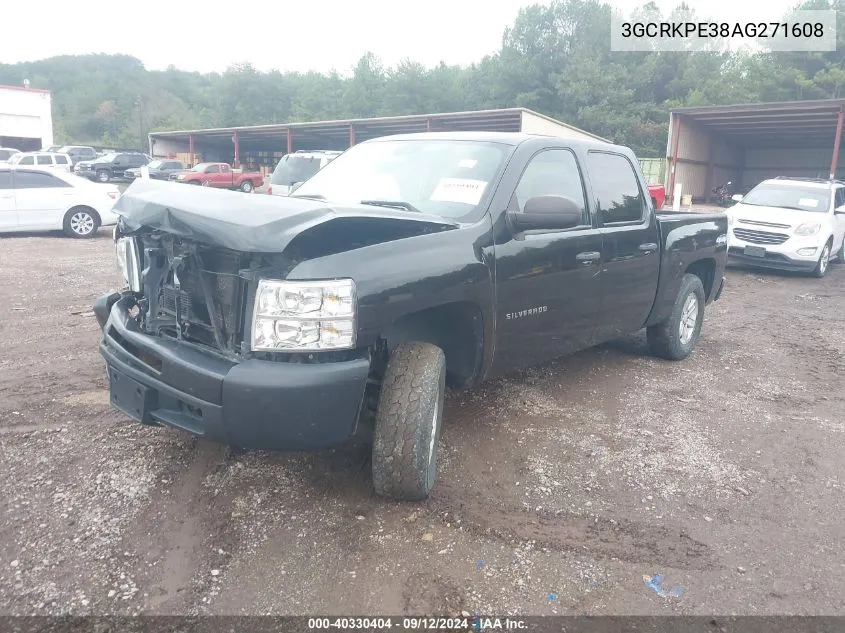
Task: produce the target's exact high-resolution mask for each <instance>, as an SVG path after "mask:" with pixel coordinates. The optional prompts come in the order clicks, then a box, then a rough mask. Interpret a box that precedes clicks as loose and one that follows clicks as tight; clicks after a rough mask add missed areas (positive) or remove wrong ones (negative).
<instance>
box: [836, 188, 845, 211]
mask: <svg viewBox="0 0 845 633" xmlns="http://www.w3.org/2000/svg"><path fill="white" fill-rule="evenodd" d="M843 204H845V187H840V188H839V189H837V190H836V196H835V197H834V199H833V208H834V209H838V208H839V207H841V206H842V205H843Z"/></svg>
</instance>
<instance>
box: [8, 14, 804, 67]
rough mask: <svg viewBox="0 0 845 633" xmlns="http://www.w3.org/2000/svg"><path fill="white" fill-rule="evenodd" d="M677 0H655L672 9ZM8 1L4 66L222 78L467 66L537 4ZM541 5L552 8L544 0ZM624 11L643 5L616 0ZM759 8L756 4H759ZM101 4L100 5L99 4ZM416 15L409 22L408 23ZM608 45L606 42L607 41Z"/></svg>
mask: <svg viewBox="0 0 845 633" xmlns="http://www.w3.org/2000/svg"><path fill="white" fill-rule="evenodd" d="M679 1H680V0H657V4H658V6H660V7H661V9H663V10H664V11H666V12H668V10H670V9H671V8H672V7H674V6H675V5H677V4H678V3H679ZM0 2H2V4H3V9H2V13H3V19H2V21H3V25H4V27H6V28H3V29H2V36H0V62H4V63H14V62H20V61H30V60H35V59H43V58H45V57H52V56H54V55H63V54H84V53H125V54H129V55H133V56H135V57H137V58H139V59H140V60H141V61H142V62H143V63H144V64H145V66H146V67H147V68H148V69H163V68H166V67H167V66H168V65H169V64H173V65H174V66H176V67H177V68H181V69H185V70H197V71H201V72H209V71H220V72H222V71H224V70H225V69H226V67H227V66H229V65H231V64H233V63H237V62H251V63H252V64H253V65H254V66H256V67H257V68H259V69H261V70H269V69H271V68H277V69H279V70H283V71H285V70H292V71H308V70H316V71H328V70H331V69H336V70H338V71H340V72H346V71H348V70H349V69H350V68H351V67H352V66H353V65H354V64H355V62H356V61H357V60H358V59H359V58H360V56H361V55H363V54H364V53H365V52H366V51H367V50H371V51H373V52H374V53H375V54H376V55H378V56H379V57H380V58H381V59H382V61H383V62H384V63H385V65H388V66H391V65H394V64H396V63H397V62H399V61H401V60H402V59H404V58H410V59H412V60H415V61H419V62H421V63H423V64H425V65H426V66H434V65H436V64H437V63H439V62H440V61H441V60H442V61H444V62H446V63H447V64H469V63H472V62H475V61H478V60H479V59H481V58H482V57H483V56H484V55H486V54H488V53H492V52H494V51H495V50H497V49H498V48H499V45H500V44H501V39H502V32H503V31H504V29H505V27H506V26H508V25H510V24H512V23H513V20H514V18H516V16H517V14H518V12H519V9H520V8H521V7H524V6H528V5H530V4H537V3H538V2H536V1H534V2H532V1H531V0H423V1H422V2H419V1H412V0H404V1H402V0H357V1H350V0H331V1H323V2H320V1H319V0H317V1H309V0H294V1H291V0H265V1H263V2H262V1H258V2H250V1H246V2H236V1H232V0H208V2H201V1H197V0H194V1H192V2H167V3H165V2H161V0H145V1H144V0H141V1H138V0H136V1H134V2H125V3H123V2H116V3H110V4H108V3H107V4H106V5H102V7H104V8H105V12H103V11H100V10H99V9H96V10H95V9H94V5H91V4H90V3H82V4H80V3H78V2H75V1H74V0H40V1H39V2H17V1H15V0H0ZM688 2H689V4H691V5H692V6H694V7H695V8H696V10H697V12H698V13H699V15H701V16H702V17H704V16H705V15H709V16H711V17H714V18H717V19H718V20H723V19H729V18H730V19H733V20H738V21H753V22H759V21H769V20H772V21H774V20H777V19H779V18H780V17H781V16H782V15H783V13H784V12H785V11H786V10H787V9H788V8H789V7H791V6H793V5H794V4H795V1H794V0H767V2H766V3H765V5H764V4H763V3H760V4H759V5H758V4H757V3H754V2H738V1H737V0H688ZM540 3H541V4H548V2H547V1H541V2H540ZM611 4H614V5H616V6H618V7H620V8H621V9H622V10H623V11H630V10H631V9H633V8H635V7H637V6H639V5H641V4H643V0H612V1H611ZM755 5H756V6H755ZM97 6H100V5H97ZM406 15H407V16H410V17H405V16H406ZM608 46H610V42H608Z"/></svg>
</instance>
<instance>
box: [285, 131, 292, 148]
mask: <svg viewBox="0 0 845 633" xmlns="http://www.w3.org/2000/svg"><path fill="white" fill-rule="evenodd" d="M287 136H288V151H287V152H286V153H287V154H290V153H292V152H293V135H292V134H291V133H290V128H288V134H287Z"/></svg>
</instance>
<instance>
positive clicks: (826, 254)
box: [819, 244, 830, 274]
mask: <svg viewBox="0 0 845 633" xmlns="http://www.w3.org/2000/svg"><path fill="white" fill-rule="evenodd" d="M829 263H830V245H829V244H825V245H824V248H823V249H822V256H821V258H819V272H820V273H822V274H824V273H825V272H826V271H827V265H828V264H829Z"/></svg>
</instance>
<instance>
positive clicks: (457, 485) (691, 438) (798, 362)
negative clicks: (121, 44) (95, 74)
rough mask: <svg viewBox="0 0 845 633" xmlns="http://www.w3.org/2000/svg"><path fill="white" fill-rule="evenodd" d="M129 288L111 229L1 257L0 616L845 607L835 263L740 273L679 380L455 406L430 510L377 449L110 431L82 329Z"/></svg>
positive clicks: (555, 367) (842, 336) (839, 298)
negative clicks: (389, 486)
mask: <svg viewBox="0 0 845 633" xmlns="http://www.w3.org/2000/svg"><path fill="white" fill-rule="evenodd" d="M117 282H118V276H117V270H116V268H115V264H114V260H113V251H112V247H111V244H110V239H109V231H108V230H107V229H104V230H102V231H101V232H100V235H99V236H98V237H97V238H96V239H91V240H72V239H67V238H63V237H60V236H52V235H50V236H11V237H4V238H0V348H1V349H2V354H1V355H0V459H2V465H0V499H2V507H3V511H2V514H0V612H2V613H3V614H68V613H72V614H89V613H93V614H135V613H145V614H153V613H155V614H207V613H214V614H241V613H248V614H264V613H271V614H314V613H327V614H374V613H392V614H398V613H407V614H419V613H451V614H455V613H459V612H461V611H467V612H471V613H482V612H496V613H503V614H504V613H512V614H516V613H520V614H554V613H559V614H571V613H579V614H580V613H587V614H711V613H719V614H836V613H842V595H843V593H845V559H843V556H842V551H843V546H845V542H843V541H844V540H845V539H843V536H845V527H843V525H845V521H844V520H843V519H845V516H843V503H842V498H843V487H844V486H845V472H843V460H842V455H843V443H844V442H843V440H845V422H843V413H845V404H844V403H843V402H844V401H845V400H844V399H845V396H844V395H843V393H844V392H843V350H845V328H843V327H842V321H841V317H842V308H843V306H845V303H843V297H845V290H843V288H845V284H844V283H843V282H845V270H843V268H842V267H840V266H834V267H833V268H832V270H831V271H830V273H829V275H828V276H827V277H826V278H825V279H823V280H815V279H810V278H804V277H798V276H794V275H778V274H775V273H757V272H751V271H741V270H738V271H731V272H730V275H729V284H728V286H727V289H726V291H725V293H724V295H723V298H722V300H721V301H719V302H718V303H717V304H716V305H715V306H713V307H712V308H711V309H710V310H709V312H708V314H707V320H706V324H705V327H704V332H703V338H702V341H701V343H700V346H699V348H698V350H697V351H696V352H695V353H694V355H693V356H692V357H690V358H689V359H688V360H687V361H685V362H681V363H670V362H665V361H660V360H657V359H654V358H651V357H649V356H648V355H647V354H646V352H645V343H644V337H643V336H642V335H638V336H634V337H630V338H627V339H624V340H621V341H617V342H614V343H612V344H608V345H605V346H602V347H600V348H596V349H593V350H589V351H586V352H582V353H580V354H577V355H575V356H572V357H569V358H566V359H563V360H561V361H558V362H555V363H552V364H548V365H545V366H542V367H539V368H537V369H534V370H531V371H528V372H525V373H522V374H520V375H518V376H514V377H512V378H509V379H505V380H499V381H495V382H492V383H490V384H487V385H485V386H484V387H483V388H482V389H480V390H477V391H474V392H471V393H464V394H457V393H456V394H450V397H449V399H448V402H447V406H446V412H445V426H444V432H443V438H442V444H441V447H440V450H441V455H442V468H441V470H440V474H439V481H438V484H437V486H436V487H435V490H434V493H433V495H432V497H431V498H430V499H429V500H428V501H427V502H426V503H423V504H419V505H411V504H397V503H388V502H385V501H383V500H381V499H378V498H376V497H375V496H374V494H373V492H372V488H371V484H370V480H369V473H368V462H367V453H366V448H364V447H360V446H350V447H348V448H345V449H343V450H338V451H334V452H331V453H327V454H318V455H289V454H266V453H258V452H247V453H233V452H232V451H230V450H228V449H226V448H224V447H220V446H217V445H214V444H210V443H207V442H203V441H197V440H196V439H194V438H192V437H190V436H188V435H186V434H184V433H181V432H178V431H174V430H169V429H160V428H150V427H143V426H140V425H137V424H134V423H131V422H129V421H127V420H126V419H124V417H123V416H122V415H120V414H117V413H115V412H113V411H111V410H110V409H109V405H108V397H107V391H106V378H105V373H104V369H103V363H102V362H101V359H100V357H99V355H98V352H97V340H98V330H97V326H96V323H95V321H94V318H93V315H92V314H91V313H90V311H89V310H90V305H91V303H92V301H93V300H94V299H95V298H96V297H97V296H98V295H99V294H101V293H103V292H105V291H107V290H109V289H110V288H113V287H115V286H116V285H117ZM655 574H663V576H664V583H665V585H664V586H665V589H666V590H667V591H668V590H670V589H672V588H675V587H679V586H681V587H683V591H681V590H680V589H678V590H677V591H675V592H672V594H671V595H666V594H664V595H659V593H658V592H657V591H655V590H653V589H652V588H649V587H647V586H646V585H645V584H644V576H645V577H650V576H653V575H655Z"/></svg>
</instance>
